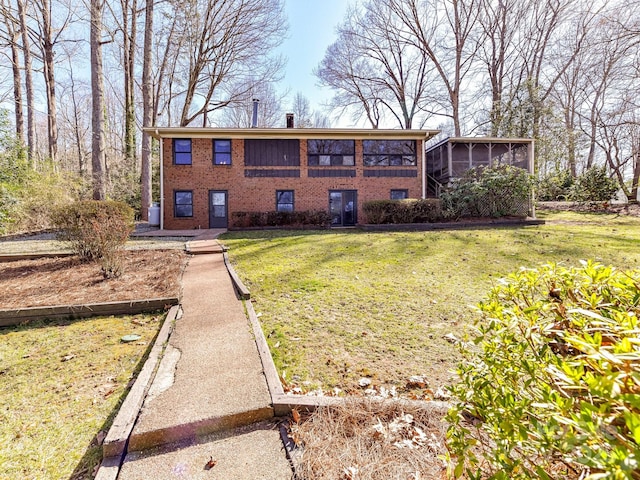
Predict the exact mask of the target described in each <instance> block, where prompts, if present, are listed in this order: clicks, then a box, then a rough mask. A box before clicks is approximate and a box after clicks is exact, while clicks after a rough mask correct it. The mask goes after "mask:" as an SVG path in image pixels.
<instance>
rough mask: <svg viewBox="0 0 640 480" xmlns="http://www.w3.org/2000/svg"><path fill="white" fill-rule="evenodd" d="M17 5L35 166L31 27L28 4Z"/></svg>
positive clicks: (31, 155) (19, 1) (30, 149)
mask: <svg viewBox="0 0 640 480" xmlns="http://www.w3.org/2000/svg"><path fill="white" fill-rule="evenodd" d="M16 3H17V6H18V18H19V21H20V30H21V34H22V57H23V60H24V76H25V90H26V93H27V156H28V158H29V160H30V161H31V164H32V165H35V152H36V120H35V99H34V89H33V67H32V61H31V42H30V40H29V27H28V25H27V12H26V4H25V2H24V0H16Z"/></svg>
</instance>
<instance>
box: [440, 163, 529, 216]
mask: <svg viewBox="0 0 640 480" xmlns="http://www.w3.org/2000/svg"><path fill="white" fill-rule="evenodd" d="M532 189H533V178H532V177H531V175H529V173H528V172H527V171H526V170H524V169H522V168H518V167H514V166H511V165H498V166H495V167H475V168H471V169H469V170H467V171H466V172H465V174H464V176H463V177H462V178H459V179H457V180H456V181H455V182H453V185H452V186H451V187H449V188H448V189H447V190H445V191H444V192H443V193H442V195H441V196H440V199H441V200H442V209H443V211H444V213H443V214H444V215H445V216H447V217H453V218H460V217H494V218H495V217H505V216H518V217H524V216H526V215H527V213H528V211H529V200H530V198H531V193H532Z"/></svg>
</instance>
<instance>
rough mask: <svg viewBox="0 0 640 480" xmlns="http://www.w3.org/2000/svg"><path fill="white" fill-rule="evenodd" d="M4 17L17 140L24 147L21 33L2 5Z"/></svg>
mask: <svg viewBox="0 0 640 480" xmlns="http://www.w3.org/2000/svg"><path fill="white" fill-rule="evenodd" d="M2 15H3V17H4V24H5V27H6V28H7V34H8V36H9V43H10V45H11V72H12V74H13V110H14V114H15V118H16V138H17V139H18V142H19V143H20V145H21V146H22V145H24V111H23V109H22V73H21V72H20V48H19V39H20V31H19V29H18V28H16V27H17V26H16V24H15V23H14V19H13V18H12V17H11V16H9V13H8V12H6V11H5V5H4V2H3V3H2Z"/></svg>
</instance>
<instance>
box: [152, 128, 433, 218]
mask: <svg viewBox="0 0 640 480" xmlns="http://www.w3.org/2000/svg"><path fill="white" fill-rule="evenodd" d="M146 131H147V132H148V133H149V134H151V135H152V136H153V137H155V138H156V139H158V140H159V141H160V144H161V149H160V164H161V170H160V183H161V198H160V227H161V228H164V229H168V230H177V229H194V228H196V229H197V228H227V227H233V213H234V212H243V211H244V212H250V211H263V212H266V211H294V210H295V211H304V210H325V211H329V212H330V214H331V217H332V225H333V226H351V225H357V224H358V223H361V221H362V219H363V218H364V216H363V214H362V205H363V204H364V202H367V201H369V200H380V199H390V198H425V197H426V195H427V176H426V156H425V148H424V147H425V142H427V140H429V139H430V138H431V137H433V136H434V135H436V134H437V133H439V132H438V131H437V130H371V129H313V128H270V129H262V128H248V129H223V128H191V127H186V128H149V129H146Z"/></svg>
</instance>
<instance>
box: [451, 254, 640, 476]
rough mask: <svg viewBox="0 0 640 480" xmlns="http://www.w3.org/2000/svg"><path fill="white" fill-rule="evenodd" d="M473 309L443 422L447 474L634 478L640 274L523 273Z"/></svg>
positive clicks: (589, 269)
mask: <svg viewBox="0 0 640 480" xmlns="http://www.w3.org/2000/svg"><path fill="white" fill-rule="evenodd" d="M479 309H480V312H481V313H482V319H481V320H480V321H479V323H478V325H477V333H476V334H475V336H474V338H473V343H472V344H463V345H466V353H467V355H468V358H467V360H466V361H465V362H464V363H462V364H460V366H459V367H458V375H459V378H460V380H459V383H458V384H456V385H455V386H453V387H452V393H453V396H454V398H455V399H456V402H455V405H454V406H453V407H452V408H451V410H450V411H449V414H448V416H447V419H448V421H449V422H451V423H450V427H449V430H448V446H449V450H450V452H451V453H452V454H453V455H454V456H455V457H456V458H457V465H456V468H455V471H454V473H455V476H456V477H460V476H461V475H463V474H466V475H467V476H468V477H469V478H473V479H479V478H492V479H505V480H506V479H544V480H548V479H559V478H563V479H565V478H571V479H573V478H575V479H577V478H581V479H591V480H595V479H603V478H606V479H612V480H618V479H619V480H622V479H638V478H640V338H639V336H640V325H639V324H638V316H639V314H640V271H637V270H636V271H629V272H621V271H617V270H615V269H614V268H612V267H606V266H603V265H600V264H596V263H591V262H588V263H587V262H585V263H583V265H582V267H580V268H563V267H560V266H557V265H545V266H543V267H541V268H538V269H522V270H521V271H519V272H518V273H515V274H513V275H511V276H509V277H508V278H507V279H505V280H503V281H501V283H500V284H499V285H497V286H496V287H494V288H493V289H492V290H491V292H490V294H489V295H488V297H487V298H486V300H484V301H483V302H481V303H480V304H479ZM463 350H465V348H463ZM470 352H472V353H470Z"/></svg>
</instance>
